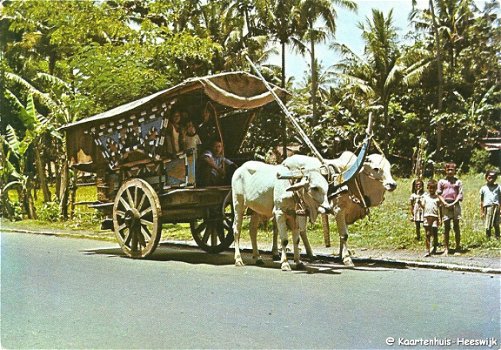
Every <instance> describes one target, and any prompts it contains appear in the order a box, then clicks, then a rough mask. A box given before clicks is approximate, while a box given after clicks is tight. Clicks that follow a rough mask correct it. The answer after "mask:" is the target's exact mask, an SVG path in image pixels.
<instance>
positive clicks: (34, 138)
mask: <svg viewBox="0 0 501 350" xmlns="http://www.w3.org/2000/svg"><path fill="white" fill-rule="evenodd" d="M6 94H7V99H8V100H9V101H11V103H13V104H14V105H15V106H16V107H17V110H18V111H19V113H18V114H17V115H18V117H19V119H20V120H21V121H22V122H23V124H24V126H25V127H26V135H25V139H26V140H25V141H26V142H29V143H28V146H29V145H33V147H32V150H33V154H34V157H35V168H36V171H37V175H38V180H39V183H40V187H41V189H42V193H43V198H44V202H45V203H46V202H49V201H51V194H50V191H49V186H48V183H47V177H46V174H45V166H44V163H43V161H42V155H41V152H42V149H43V148H42V145H41V141H42V137H43V136H44V135H45V134H46V133H47V132H50V131H51V130H53V127H52V124H51V123H49V120H48V119H47V118H45V117H44V116H43V115H41V114H40V113H38V112H37V110H36V107H35V102H34V100H33V94H29V95H28V99H27V102H26V105H23V104H22V103H21V101H19V99H17V97H16V96H15V95H14V94H12V93H11V92H10V91H9V90H6Z"/></svg>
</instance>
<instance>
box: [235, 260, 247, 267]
mask: <svg viewBox="0 0 501 350" xmlns="http://www.w3.org/2000/svg"><path fill="white" fill-rule="evenodd" d="M235 266H239V267H240V266H245V264H244V262H243V261H242V260H236V261H235Z"/></svg>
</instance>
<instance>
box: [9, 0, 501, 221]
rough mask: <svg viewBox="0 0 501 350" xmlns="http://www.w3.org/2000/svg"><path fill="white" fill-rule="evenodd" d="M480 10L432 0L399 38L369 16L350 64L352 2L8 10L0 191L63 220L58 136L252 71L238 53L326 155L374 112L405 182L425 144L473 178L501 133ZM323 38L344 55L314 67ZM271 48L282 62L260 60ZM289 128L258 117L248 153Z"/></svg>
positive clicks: (347, 142)
mask: <svg viewBox="0 0 501 350" xmlns="http://www.w3.org/2000/svg"><path fill="white" fill-rule="evenodd" d="M412 2H413V1H412V0H409V3H412ZM478 3H479V2H478V1H474V0H429V2H428V5H429V6H427V8H426V9H424V10H422V9H421V10H419V9H415V11H413V12H412V13H410V14H409V21H410V23H412V25H413V26H414V28H415V30H414V31H412V32H411V33H408V34H407V33H402V32H400V31H399V30H398V29H397V28H396V27H395V24H394V20H393V13H392V12H391V11H390V12H388V13H383V12H381V11H378V10H373V12H372V15H371V16H369V17H367V18H365V19H364V20H363V21H361V23H359V29H360V35H361V36H362V38H363V40H364V43H365V51H364V53H363V54H362V55H357V54H355V53H354V52H353V51H352V50H351V48H350V47H347V46H342V45H339V44H337V43H336V42H335V31H336V28H337V27H338V23H337V12H336V11H337V10H338V9H341V8H344V9H347V10H351V11H356V7H357V6H356V2H355V1H349V0H336V1H323V0H319V1H311V0H268V1H263V0H217V1H201V0H106V1H62V2H53V1H50V0H38V1H5V2H3V7H0V11H1V18H0V59H1V61H0V113H1V122H0V132H1V135H2V149H1V157H0V158H1V162H2V168H1V169H0V172H1V174H0V176H1V178H2V187H3V188H4V189H5V187H6V186H10V187H8V188H11V187H12V186H14V184H13V182H15V183H16V184H17V185H16V186H17V188H19V191H20V192H19V196H20V197H19V198H23V201H24V202H25V203H24V204H23V206H24V208H25V212H26V213H27V214H29V215H31V216H33V215H36V214H35V213H34V212H33V213H31V214H30V213H29V212H30V209H29V203H30V200H31V199H30V191H31V189H32V187H41V188H42V189H43V192H42V194H43V198H44V201H45V202H46V203H53V202H54V201H56V202H58V203H59V206H60V211H61V214H62V217H66V216H67V201H68V190H67V188H68V185H69V181H70V180H69V179H70V174H69V170H68V167H67V161H66V158H65V152H64V150H65V142H66V140H65V138H64V135H61V134H60V133H58V131H57V129H58V127H60V126H61V125H64V124H66V123H68V122H71V121H74V120H78V119H80V118H83V117H85V116H89V115H93V114H96V113H99V112H102V111H105V110H107V109H110V108H112V107H115V106H117V105H120V104H122V103H125V102H129V101H131V100H134V99H137V98H138V97H141V96H145V95H147V94H150V93H152V92H155V91H158V90H160V89H163V88H165V87H166V86H170V85H171V84H175V83H178V82H180V81H181V80H183V79H185V78H187V77H190V76H200V75H205V74H210V73H218V72H221V71H227V70H247V71H249V70H250V68H249V66H248V63H247V61H246V59H245V56H246V55H247V54H248V55H250V57H251V59H252V60H253V61H254V62H256V63H258V64H260V65H261V67H262V70H263V73H264V75H265V76H266V78H267V79H269V80H270V81H273V82H274V83H277V84H282V85H283V86H286V87H287V88H288V89H289V90H290V91H291V92H292V99H291V101H289V107H290V108H291V110H292V111H293V112H294V113H295V114H296V115H297V116H298V118H299V120H300V121H301V123H302V125H303V126H304V128H305V129H306V131H307V133H308V135H310V136H311V138H312V139H313V141H314V143H315V144H316V145H317V146H318V148H319V149H320V150H321V152H323V153H324V154H325V155H326V156H329V157H333V156H335V155H336V153H338V152H340V151H342V150H343V149H345V148H351V147H353V142H352V141H353V138H354V137H355V136H356V135H359V134H360V133H361V132H362V131H363V129H364V128H365V125H366V122H367V117H368V115H369V113H370V112H371V113H372V114H373V115H374V116H375V117H376V127H375V129H374V131H375V138H376V139H377V140H379V141H380V143H381V145H382V148H383V149H384V151H385V152H386V153H387V154H388V156H389V157H391V158H392V160H393V161H394V163H397V167H398V170H400V171H401V174H402V175H408V174H410V172H411V169H412V165H413V164H412V157H413V153H414V151H415V148H416V146H417V143H418V139H419V137H420V136H421V135H425V136H426V138H427V139H428V140H429V143H428V146H427V147H428V149H427V154H433V158H434V159H433V160H434V161H444V160H453V161H455V162H457V163H458V164H461V166H462V167H463V170H467V169H468V168H469V167H470V163H471V159H472V155H473V160H474V161H473V163H474V164H471V165H472V166H473V167H474V168H475V169H480V168H482V164H479V162H480V161H483V162H486V161H489V160H490V161H493V160H492V159H488V157H486V156H485V155H484V156H482V157H481V156H479V155H480V154H483V153H482V152H481V151H480V148H479V144H478V142H479V140H480V139H481V138H482V137H485V136H488V135H493V134H495V133H496V132H499V98H500V91H499V71H501V70H500V68H501V67H500V61H499V52H500V43H501V40H500V37H501V31H500V26H499V18H498V13H499V1H497V0H487V1H486V2H485V4H484V5H483V7H481V8H480V7H478V5H477V4H478ZM404 34H407V35H406V37H404V36H403V35H404ZM321 42H328V43H330V44H331V49H332V50H336V51H337V52H339V53H341V54H342V59H341V60H338V61H325V60H324V61H323V62H320V61H319V60H318V59H317V57H316V53H315V52H316V47H317V45H318V44H319V43H321ZM290 47H292V48H294V49H295V50H296V51H297V52H298V53H300V54H302V55H303V57H304V60H305V61H306V62H308V64H309V72H307V74H306V77H305V79H304V80H303V81H301V82H298V81H296V84H295V85H293V80H292V79H288V78H290V77H286V75H285V68H286V64H287V52H288V51H287V49H288V48H290ZM276 52H281V57H282V63H281V65H280V66H273V65H270V64H267V63H266V62H267V59H268V58H269V57H270V55H271V54H272V53H276ZM323 64H326V65H329V66H328V67H324V66H323ZM285 129H286V125H285V124H284V122H283V123H282V124H281V127H280V128H277V127H276V125H274V124H273V121H272V120H271V119H270V118H268V116H267V115H266V114H263V117H262V118H261V120H258V121H256V126H255V130H254V131H255V132H254V134H255V135H256V137H255V138H253V139H252V140H251V141H250V144H248V145H247V146H248V147H249V149H253V150H257V151H258V153H259V154H260V155H261V156H264V154H265V153H266V151H267V150H268V148H269V147H271V146H277V145H279V144H284V143H291V142H296V141H298V140H297V138H296V137H295V136H294V135H293V134H292V133H288V134H287V135H285V132H284V131H285ZM299 141H300V140H299ZM49 164H52V166H49ZM483 166H486V164H483ZM45 175H48V176H49V178H50V180H51V181H54V183H55V187H54V192H55V193H51V191H49V187H48V186H47V183H46V182H45V181H44V177H45ZM23 191H24V192H23ZM51 205H52V204H51ZM4 210H5V206H4Z"/></svg>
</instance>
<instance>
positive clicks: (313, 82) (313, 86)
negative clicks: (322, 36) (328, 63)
mask: <svg viewBox="0 0 501 350" xmlns="http://www.w3.org/2000/svg"><path fill="white" fill-rule="evenodd" d="M310 29H312V31H311V38H310V55H311V105H312V120H313V124H314V125H315V124H316V123H317V122H318V119H317V117H318V116H317V114H318V112H317V90H318V88H317V83H318V82H317V80H318V79H317V65H316V64H315V38H314V37H313V24H312V25H311V28H310Z"/></svg>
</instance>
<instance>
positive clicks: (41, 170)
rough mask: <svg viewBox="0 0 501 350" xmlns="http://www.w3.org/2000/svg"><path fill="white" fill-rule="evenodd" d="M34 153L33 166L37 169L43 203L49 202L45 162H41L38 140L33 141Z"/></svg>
mask: <svg viewBox="0 0 501 350" xmlns="http://www.w3.org/2000/svg"><path fill="white" fill-rule="evenodd" d="M33 150H34V154H35V167H36V170H37V175H38V181H39V182H40V188H41V189H42V193H43V201H44V203H47V202H50V200H51V195H50V191H49V185H48V183H47V176H46V175H45V164H44V163H43V160H42V157H41V155H40V143H39V142H38V140H37V141H36V142H35V147H34V148H33Z"/></svg>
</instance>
